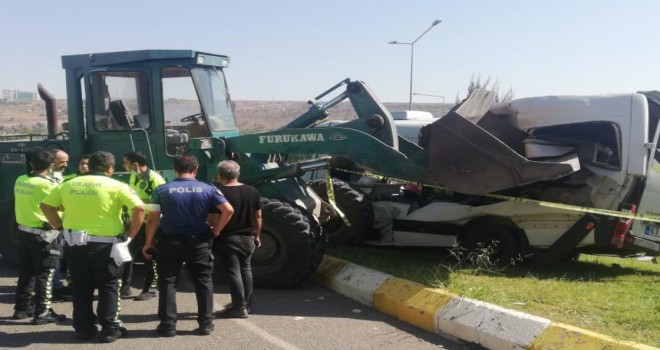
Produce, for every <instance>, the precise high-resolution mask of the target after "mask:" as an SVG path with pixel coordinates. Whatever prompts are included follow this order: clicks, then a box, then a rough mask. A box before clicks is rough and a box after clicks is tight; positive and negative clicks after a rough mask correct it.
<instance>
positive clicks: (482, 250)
mask: <svg viewBox="0 0 660 350" xmlns="http://www.w3.org/2000/svg"><path fill="white" fill-rule="evenodd" d="M459 244H460V246H462V247H463V248H465V250H466V252H467V254H468V260H469V261H472V262H475V261H486V263H487V264H488V263H491V264H493V265H497V266H507V265H511V264H512V262H514V261H516V260H518V259H519V258H520V256H521V249H520V244H519V240H518V238H517V234H516V233H515V232H514V231H513V230H512V229H511V228H509V227H506V226H503V225H498V224H494V223H488V222H484V223H479V224H476V225H468V231H467V232H465V233H464V234H462V235H461V236H460V237H459ZM484 258H487V260H485V259H484Z"/></svg>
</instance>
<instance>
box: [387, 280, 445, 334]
mask: <svg viewBox="0 0 660 350" xmlns="http://www.w3.org/2000/svg"><path fill="white" fill-rule="evenodd" d="M452 297H453V295H452V294H450V293H448V292H446V291H444V290H442V289H434V288H428V287H426V286H424V285H422V284H419V283H415V282H410V281H407V280H404V279H401V278H394V277H393V278H390V279H388V280H387V281H385V282H384V283H383V284H382V285H381V286H380V287H378V289H376V290H375V291H374V307H375V308H376V310H379V311H381V312H384V313H386V314H389V315H392V316H394V317H396V318H398V319H400V320H402V321H405V322H408V323H410V324H412V325H415V326H417V327H420V328H422V329H425V330H427V331H429V332H433V333H435V332H436V326H435V314H436V312H437V311H438V310H440V309H441V308H442V307H444V306H445V305H446V304H447V303H448V302H449V301H450V300H451V299H452Z"/></svg>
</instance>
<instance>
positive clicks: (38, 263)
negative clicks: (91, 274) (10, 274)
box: [14, 231, 60, 315]
mask: <svg viewBox="0 0 660 350" xmlns="http://www.w3.org/2000/svg"><path fill="white" fill-rule="evenodd" d="M18 242H19V245H18V283H17V285H16V304H15V306H14V308H15V309H16V311H28V310H32V308H33V307H34V311H35V315H39V314H41V313H43V312H45V311H48V309H50V299H51V296H52V283H53V275H54V273H55V266H56V265H57V261H58V259H59V257H60V251H59V248H58V246H57V240H54V241H53V242H52V243H50V244H49V243H46V242H45V241H44V240H42V239H41V237H40V236H38V235H35V234H32V233H28V232H23V231H20V232H19V233H18ZM32 291H34V300H33V299H32Z"/></svg>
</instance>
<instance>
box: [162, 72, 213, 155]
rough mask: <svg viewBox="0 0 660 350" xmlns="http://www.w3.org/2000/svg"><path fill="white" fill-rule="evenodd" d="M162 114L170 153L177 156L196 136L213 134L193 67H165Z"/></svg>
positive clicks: (163, 73)
mask: <svg viewBox="0 0 660 350" xmlns="http://www.w3.org/2000/svg"><path fill="white" fill-rule="evenodd" d="M161 75H162V84H163V114H164V117H165V142H166V150H167V155H169V156H178V155H181V154H183V153H184V152H185V151H186V150H187V149H188V140H189V139H190V138H193V137H205V136H210V132H209V130H208V127H207V126H206V119H205V118H204V116H203V112H202V106H201V104H200V102H199V99H198V97H197V91H196V89H195V84H194V82H193V79H192V75H191V73H190V70H189V69H188V68H186V67H166V68H163V69H162V70H161Z"/></svg>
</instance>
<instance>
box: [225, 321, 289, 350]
mask: <svg viewBox="0 0 660 350" xmlns="http://www.w3.org/2000/svg"><path fill="white" fill-rule="evenodd" d="M234 321H236V323H237V324H239V325H240V326H241V327H243V328H245V329H247V330H248V331H250V332H252V333H254V334H255V335H257V336H258V337H260V338H262V339H264V340H265V341H267V342H269V343H271V344H273V345H276V346H278V347H279V348H280V349H285V350H300V348H298V347H296V346H295V345H293V344H289V343H287V342H286V341H284V340H283V339H280V338H278V337H276V336H274V335H272V334H270V333H268V332H267V331H266V330H265V329H263V328H259V327H257V326H255V325H254V324H252V323H250V322H249V321H247V320H234Z"/></svg>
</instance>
